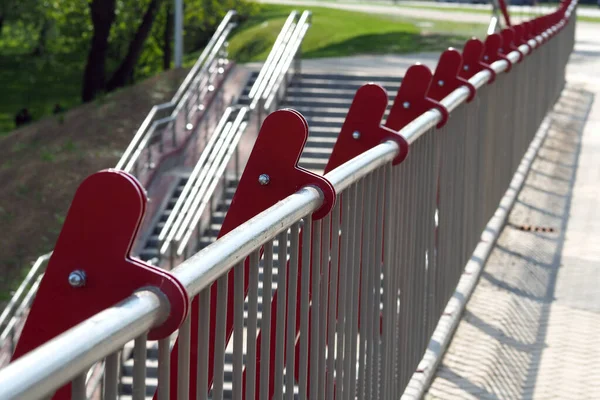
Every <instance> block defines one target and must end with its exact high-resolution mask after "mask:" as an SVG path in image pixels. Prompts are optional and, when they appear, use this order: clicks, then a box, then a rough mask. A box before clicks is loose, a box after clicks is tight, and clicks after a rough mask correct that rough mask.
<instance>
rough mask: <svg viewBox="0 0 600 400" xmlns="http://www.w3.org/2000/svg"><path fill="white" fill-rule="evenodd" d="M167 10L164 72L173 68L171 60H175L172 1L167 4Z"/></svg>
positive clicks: (164, 39) (164, 38)
mask: <svg viewBox="0 0 600 400" xmlns="http://www.w3.org/2000/svg"><path fill="white" fill-rule="evenodd" d="M165 7H166V9H167V12H166V14H167V20H166V22H165V32H164V36H163V70H165V71H166V70H168V69H170V68H171V60H172V59H173V47H172V45H173V29H174V27H173V11H172V10H173V8H172V7H171V1H167V2H166V3H165Z"/></svg>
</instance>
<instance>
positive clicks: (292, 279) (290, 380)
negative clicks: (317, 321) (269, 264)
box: [285, 222, 300, 400]
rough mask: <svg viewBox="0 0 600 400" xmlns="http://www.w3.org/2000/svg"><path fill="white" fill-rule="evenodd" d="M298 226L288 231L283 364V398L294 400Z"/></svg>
mask: <svg viewBox="0 0 600 400" xmlns="http://www.w3.org/2000/svg"><path fill="white" fill-rule="evenodd" d="M299 235H300V224H299V223H298V222H296V223H294V224H293V225H292V227H291V230H290V246H291V247H290V267H289V274H288V291H287V333H286V339H285V340H286V343H285V346H286V357H287V358H286V364H285V398H286V399H287V400H294V383H295V375H294V368H295V353H296V351H295V350H296V349H295V346H296V304H297V297H298V250H299V249H298V246H299Z"/></svg>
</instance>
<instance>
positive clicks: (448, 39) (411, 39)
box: [229, 5, 483, 62]
mask: <svg viewBox="0 0 600 400" xmlns="http://www.w3.org/2000/svg"><path fill="white" fill-rule="evenodd" d="M293 9H298V10H300V8H299V7H292V6H279V5H265V6H264V9H263V12H262V13H260V14H259V15H258V16H256V17H254V18H251V19H250V20H248V21H247V22H246V23H244V24H243V25H242V26H241V27H240V28H239V29H238V31H237V32H236V34H235V36H234V37H233V38H232V39H231V41H230V42H229V51H230V54H231V55H232V56H233V57H234V58H235V59H236V60H237V61H238V62H247V61H260V60H264V59H265V58H266V57H267V55H268V53H269V51H270V49H271V46H272V44H273V43H274V42H275V38H276V37H277V34H278V33H279V31H280V29H281V27H282V26H283V24H284V22H285V20H286V18H287V16H288V14H289V12H290V11H292V10H293ZM310 10H311V11H312V14H313V15H312V26H311V27H310V29H309V31H308V33H307V35H306V38H305V39H304V42H303V44H302V57H303V58H318V57H344V56H350V55H355V54H384V53H386V54H394V53H395V54H401V53H411V52H421V51H436V50H441V49H444V48H447V47H448V46H451V45H455V46H456V45H458V44H459V43H464V40H465V39H466V38H468V37H469V36H472V35H473V34H480V33H482V32H483V28H482V25H480V24H460V23H452V22H441V23H434V22H432V23H431V26H429V27H427V29H426V32H425V33H426V35H423V33H424V32H423V29H422V28H420V27H419V23H420V22H422V21H414V20H413V21H410V22H409V21H407V20H404V19H402V18H394V17H390V16H383V15H374V14H364V13H360V12H353V11H343V10H336V9H331V8H326V7H310Z"/></svg>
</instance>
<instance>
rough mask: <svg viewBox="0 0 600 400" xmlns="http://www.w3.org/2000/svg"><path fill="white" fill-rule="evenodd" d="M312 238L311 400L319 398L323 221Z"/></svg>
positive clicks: (315, 226)
mask: <svg viewBox="0 0 600 400" xmlns="http://www.w3.org/2000/svg"><path fill="white" fill-rule="evenodd" d="M312 226H313V237H312V244H311V250H312V260H311V261H312V262H311V275H312V276H311V278H312V282H311V308H310V343H311V344H310V347H311V349H316V350H317V351H314V350H313V351H310V353H309V355H310V364H309V365H310V368H309V371H310V377H309V381H308V386H309V389H310V398H311V399H316V398H318V396H319V351H318V348H319V322H320V321H319V319H320V307H321V302H320V299H319V293H320V290H319V285H320V282H321V251H320V250H321V249H320V245H321V221H314V222H313V225H312Z"/></svg>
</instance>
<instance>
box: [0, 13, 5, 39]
mask: <svg viewBox="0 0 600 400" xmlns="http://www.w3.org/2000/svg"><path fill="white" fill-rule="evenodd" d="M2 28H4V15H0V36H2Z"/></svg>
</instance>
